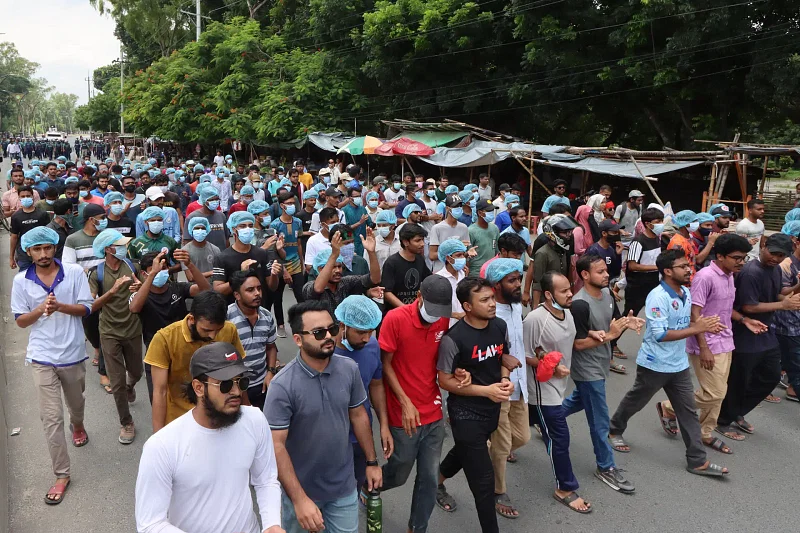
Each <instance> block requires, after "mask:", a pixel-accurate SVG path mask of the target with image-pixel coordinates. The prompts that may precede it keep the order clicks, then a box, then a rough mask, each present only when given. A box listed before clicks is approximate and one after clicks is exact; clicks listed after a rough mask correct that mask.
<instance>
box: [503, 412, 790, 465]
mask: <svg viewBox="0 0 800 533" xmlns="http://www.w3.org/2000/svg"><path fill="white" fill-rule="evenodd" d="M795 401H798V400H795ZM506 462H507V463H511V464H514V463H516V462H517V456H516V455H514V452H509V454H508V457H506Z"/></svg>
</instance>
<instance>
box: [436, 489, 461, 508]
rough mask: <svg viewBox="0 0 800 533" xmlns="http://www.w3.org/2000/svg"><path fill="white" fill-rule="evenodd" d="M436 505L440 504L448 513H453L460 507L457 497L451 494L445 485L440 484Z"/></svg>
mask: <svg viewBox="0 0 800 533" xmlns="http://www.w3.org/2000/svg"><path fill="white" fill-rule="evenodd" d="M436 505H438V506H439V508H440V509H441V510H442V511H445V512H448V513H452V512H453V511H455V510H456V509H457V508H458V504H457V503H456V500H455V498H453V497H452V496H450V494H449V493H448V492H447V489H446V488H445V487H444V485H439V487H438V488H437V489H436Z"/></svg>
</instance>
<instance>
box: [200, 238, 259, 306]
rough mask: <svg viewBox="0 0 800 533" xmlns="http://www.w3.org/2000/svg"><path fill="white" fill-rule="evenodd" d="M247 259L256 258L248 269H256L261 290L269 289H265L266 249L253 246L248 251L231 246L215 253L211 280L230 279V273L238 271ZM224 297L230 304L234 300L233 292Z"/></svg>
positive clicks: (222, 280) (224, 280) (225, 280)
mask: <svg viewBox="0 0 800 533" xmlns="http://www.w3.org/2000/svg"><path fill="white" fill-rule="evenodd" d="M247 259H255V260H256V263H255V264H253V265H250V269H251V270H255V271H256V275H257V276H258V279H260V280H261V290H262V291H264V292H266V291H267V290H269V289H267V264H268V263H269V258H268V256H267V251H266V250H264V249H263V248H257V247H255V246H250V251H249V252H246V253H242V252H237V251H236V250H234V249H233V247H232V246H231V247H230V248H225V249H224V250H223V251H222V252H221V253H219V254H217V255H216V256H215V257H214V268H213V269H212V271H211V282H212V283H213V282H215V281H221V282H223V283H227V282H228V281H229V280H230V277H231V274H233V273H234V272H238V271H240V270H241V269H242V263H243V262H244V261H246V260H247ZM226 299H227V300H228V304H232V303H233V302H234V301H235V300H236V299H235V298H234V297H233V293H231V294H229V295H228V296H226Z"/></svg>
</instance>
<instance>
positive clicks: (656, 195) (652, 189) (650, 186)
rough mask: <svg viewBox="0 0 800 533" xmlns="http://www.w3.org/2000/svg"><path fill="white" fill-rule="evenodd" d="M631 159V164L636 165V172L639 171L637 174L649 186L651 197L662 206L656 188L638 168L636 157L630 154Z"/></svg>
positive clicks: (662, 203)
mask: <svg viewBox="0 0 800 533" xmlns="http://www.w3.org/2000/svg"><path fill="white" fill-rule="evenodd" d="M631 161H633V166H635V167H636V170H637V172H639V175H640V176H641V177H642V180H643V181H644V182H645V183H646V184H647V186H648V187H649V188H650V192H651V193H653V197H654V198H655V199H656V200H657V201H658V203H659V204H661V205H662V206H663V205H664V202H663V201H662V200H661V198H659V197H658V193H656V190H655V189H654V188H653V185H652V184H651V183H650V180H648V179H647V176H645V175H644V172H642V169H641V168H639V163H637V162H636V159H634V157H633V156H631Z"/></svg>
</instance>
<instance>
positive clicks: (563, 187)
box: [553, 185, 566, 189]
mask: <svg viewBox="0 0 800 533" xmlns="http://www.w3.org/2000/svg"><path fill="white" fill-rule="evenodd" d="M553 188H554V189H566V187H565V186H563V185H559V186H558V187H553Z"/></svg>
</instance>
